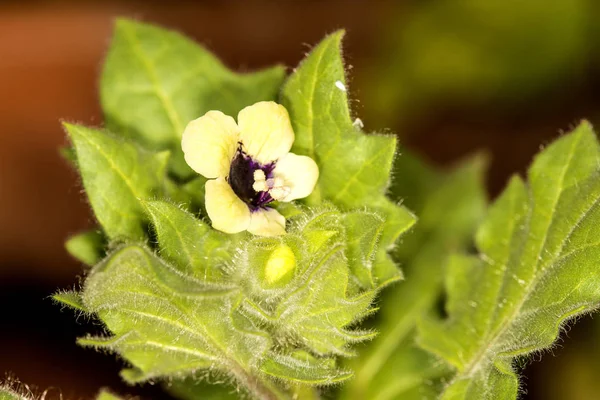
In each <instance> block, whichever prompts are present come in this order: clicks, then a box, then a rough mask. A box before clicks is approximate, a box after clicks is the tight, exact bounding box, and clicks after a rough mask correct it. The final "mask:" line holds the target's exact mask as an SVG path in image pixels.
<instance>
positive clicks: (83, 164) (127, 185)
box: [65, 124, 169, 240]
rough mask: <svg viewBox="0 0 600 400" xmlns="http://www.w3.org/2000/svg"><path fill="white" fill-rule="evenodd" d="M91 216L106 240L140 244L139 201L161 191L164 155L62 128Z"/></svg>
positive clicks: (101, 134) (87, 130) (101, 135)
mask: <svg viewBox="0 0 600 400" xmlns="http://www.w3.org/2000/svg"><path fill="white" fill-rule="evenodd" d="M65 128H66V129H67V132H68V133H69V136H70V138H71V140H72V142H73V145H74V146H75V150H76V152H77V162H78V165H79V172H80V173H81V177H82V178H83V186H84V188H85V190H86V192H87V195H88V198H89V200H90V204H91V205H92V208H93V210H94V214H95V215H96V218H97V219H98V222H100V225H101V226H102V229H103V230H104V232H105V233H106V235H107V236H108V237H109V238H110V239H130V240H143V239H144V238H145V230H144V225H145V220H146V217H145V215H144V210H143V208H142V205H141V203H140V200H141V199H148V198H151V197H153V196H155V195H157V194H160V193H161V192H162V190H163V186H162V185H163V180H164V174H165V167H166V162H167V158H168V155H169V154H168V153H166V152H162V153H149V152H146V151H144V150H142V149H140V148H138V147H137V146H135V145H134V144H133V143H129V142H126V141H124V140H121V139H117V138H115V137H113V136H110V135H108V134H107V133H105V132H101V131H98V130H95V129H91V128H86V127H83V126H78V125H71V124H65Z"/></svg>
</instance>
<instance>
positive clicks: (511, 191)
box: [420, 122, 600, 400]
mask: <svg viewBox="0 0 600 400" xmlns="http://www.w3.org/2000/svg"><path fill="white" fill-rule="evenodd" d="M599 161H600V151H599V146H598V141H597V139H596V137H595V135H594V133H593V131H592V128H591V126H590V125H589V124H588V123H587V122H583V123H582V124H581V125H580V126H579V127H578V128H577V129H575V130H574V131H573V132H572V133H571V134H569V135H566V136H564V137H562V138H560V139H558V140H557V141H556V142H554V143H553V144H552V145H550V146H549V147H548V148H546V149H545V150H544V151H542V152H541V153H540V154H539V155H538V156H537V157H536V158H535V161H534V162H533V164H532V166H531V167H530V168H529V171H528V177H529V184H528V185H527V184H525V183H524V182H523V181H522V180H521V179H520V178H518V177H514V178H512V179H511V181H510V183H509V184H508V186H507V188H506V190H505V191H504V192H503V194H502V195H501V196H500V197H499V199H498V200H497V201H496V202H495V203H494V205H493V206H492V207H491V209H490V210H489V213H488V216H487V218H486V220H485V221H484V223H483V224H482V225H481V226H480V228H479V230H478V232H477V235H476V242H477V248H478V249H479V251H480V256H479V257H470V256H462V255H457V256H455V257H453V259H452V260H451V262H450V263H449V266H448V271H447V275H446V290H447V293H448V300H447V303H446V310H447V312H448V314H449V318H448V319H447V320H444V321H438V320H433V319H427V320H424V321H423V323H422V324H421V325H420V344H421V345H422V346H423V347H425V348H426V349H428V350H430V351H432V352H433V353H435V354H437V355H439V356H440V357H442V358H443V359H444V360H446V361H447V362H448V363H449V364H451V365H452V366H453V367H454V368H455V369H456V375H455V377H454V379H453V380H452V381H451V383H450V384H449V386H448V387H447V388H446V389H445V391H444V393H443V395H442V398H444V399H473V398H477V399H507V400H508V399H515V398H516V397H517V394H518V391H519V382H518V379H517V376H516V372H515V371H514V368H513V362H514V359H515V357H517V356H520V355H525V354H529V353H532V352H535V351H539V350H541V349H544V348H547V347H549V346H551V345H552V343H553V342H554V341H555V340H556V338H557V336H558V333H559V330H560V327H561V325H562V324H563V323H564V322H565V321H566V320H568V319H570V318H572V317H574V316H576V315H579V314H581V313H584V312H589V311H590V310H592V309H594V308H596V307H597V306H598V303H599V302H600V274H599V273H598V265H597V264H598V261H597V260H598V259H599V257H600V245H599V242H600V240H599V236H600V230H599V229H600V208H598V207H597V204H598V202H599V200H600V179H599V177H600V168H599Z"/></svg>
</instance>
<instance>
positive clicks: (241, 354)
mask: <svg viewBox="0 0 600 400" xmlns="http://www.w3.org/2000/svg"><path fill="white" fill-rule="evenodd" d="M238 297H239V293H238V291H236V290H235V289H234V288H228V287H225V286H215V285H211V286H209V285H207V284H206V283H205V282H204V281H202V280H197V279H196V278H193V277H192V276H190V275H184V274H182V273H181V272H180V271H178V270H176V269H174V268H173V267H171V266H170V265H168V264H165V263H164V262H162V261H161V260H160V259H158V258H157V257H156V256H155V255H153V254H152V253H150V252H149V251H148V250H146V249H144V248H142V247H138V246H127V247H125V248H122V249H120V250H118V251H116V252H115V253H113V254H112V255H110V256H109V258H108V259H107V260H106V261H104V262H103V263H101V264H100V265H98V266H97V267H96V268H94V270H93V271H92V274H91V275H90V277H89V278H88V279H87V280H86V283H85V287H84V291H83V300H84V303H85V305H86V308H88V309H89V310H90V311H92V312H95V313H97V314H98V315H99V316H100V318H101V319H102V321H104V323H105V324H106V325H107V327H108V329H109V330H110V331H111V332H112V334H113V336H112V337H110V338H93V337H88V338H83V339H80V344H83V345H87V346H94V347H100V348H107V349H110V350H113V351H117V352H119V353H120V354H121V355H122V356H123V357H125V358H126V359H127V360H128V361H129V362H131V363H132V364H133V365H134V368H133V369H129V370H125V371H123V373H122V374H123V377H124V379H125V380H127V381H129V382H141V381H145V380H148V379H152V378H155V377H165V376H179V375H181V376H185V375H189V374H190V372H191V371H195V370H198V369H203V368H211V369H216V370H221V371H223V372H224V373H231V372H232V371H234V372H235V373H238V374H240V376H243V375H245V374H247V372H246V371H245V369H247V368H249V367H250V366H252V365H254V364H256V363H257V361H258V357H260V355H261V354H262V353H263V352H265V351H266V350H267V348H268V346H269V339H268V337H265V335H264V334H261V333H259V332H251V331H246V330H245V329H244V327H236V326H234V324H233V322H232V320H231V319H230V318H229V314H230V312H231V310H232V309H233V307H235V304H236V303H237V301H238Z"/></svg>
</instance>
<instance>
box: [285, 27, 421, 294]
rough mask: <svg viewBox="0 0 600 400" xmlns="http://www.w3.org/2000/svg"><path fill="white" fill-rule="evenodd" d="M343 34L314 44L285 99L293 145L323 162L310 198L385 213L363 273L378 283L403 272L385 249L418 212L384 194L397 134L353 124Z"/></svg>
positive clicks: (371, 285) (370, 281) (289, 84)
mask: <svg viewBox="0 0 600 400" xmlns="http://www.w3.org/2000/svg"><path fill="white" fill-rule="evenodd" d="M342 36H343V32H337V33H334V34H333V35H330V36H328V37H326V38H325V39H324V40H323V41H322V42H321V43H320V44H319V45H318V46H316V47H315V49H314V50H313V51H312V52H311V53H310V55H309V56H308V57H307V58H306V59H305V60H304V61H303V62H302V63H301V64H300V66H299V67H298V68H297V69H296V71H295V72H294V73H293V74H292V75H291V76H290V77H289V79H288V80H287V82H286V83H285V86H284V88H283V92H282V95H281V103H282V104H283V105H284V106H285V107H286V108H287V109H288V111H289V113H290V116H291V120H292V125H293V127H294V131H295V133H296V141H295V142H294V147H293V149H292V151H294V152H295V153H298V154H303V155H307V156H310V157H311V158H313V159H314V160H315V161H316V162H317V164H318V165H319V169H320V178H319V181H318V183H317V187H316V188H315V191H314V192H313V194H312V195H311V196H310V197H309V198H308V199H307V202H308V203H309V204H319V203H321V202H322V201H330V202H332V203H334V204H335V205H337V206H338V207H342V208H343V209H353V208H362V207H364V206H365V205H367V204H368V205H369V207H371V208H373V209H374V210H375V211H377V212H378V213H380V214H381V216H382V217H383V218H384V219H385V221H386V224H385V227H384V229H383V237H382V239H381V242H382V245H381V246H380V248H379V252H378V254H377V257H376V262H375V263H374V264H373V267H372V270H371V271H370V275H371V276H370V277H367V278H363V277H361V283H362V285H363V286H364V287H366V288H374V287H381V286H384V285H386V284H388V283H390V282H393V281H396V280H398V279H400V278H401V274H400V271H399V270H398V268H397V267H396V266H395V264H394V263H393V262H392V261H391V260H390V259H389V257H388V256H387V254H386V251H387V250H388V249H389V248H390V247H391V246H393V245H394V243H395V242H396V240H397V239H398V237H399V235H400V234H401V233H403V232H405V231H406V230H407V229H409V228H410V227H411V226H412V224H413V223H414V221H415V218H414V216H413V215H412V214H411V213H410V212H409V211H408V210H407V209H405V208H404V207H401V206H398V205H397V204H395V203H394V202H393V201H391V200H390V199H388V198H387V197H386V195H385V193H386V189H387V187H388V184H389V181H390V170H391V167H392V162H393V160H394V156H395V152H396V138H395V137H394V136H384V135H375V134H372V135H365V134H364V133H362V132H361V131H360V129H359V128H358V127H356V126H355V125H354V124H353V121H352V118H351V116H350V111H349V108H348V97H347V94H346V86H345V85H346V83H345V82H346V78H345V70H344V63H343V60H342V56H341V49H340V46H341V40H342Z"/></svg>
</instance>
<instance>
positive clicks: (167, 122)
mask: <svg viewBox="0 0 600 400" xmlns="http://www.w3.org/2000/svg"><path fill="white" fill-rule="evenodd" d="M284 75H285V70H284V69H283V68H282V67H279V66H277V67H274V68H270V69H266V70H263V71H259V72H256V73H251V74H237V73H234V72H232V71H231V70H229V69H228V68H226V67H225V66H224V65H223V64H222V63H221V62H220V61H219V60H218V59H217V58H216V57H215V56H213V55H212V54H211V53H209V52H208V51H207V50H206V49H204V48H203V47H201V46H200V45H198V44H197V43H194V42H193V41H192V40H190V39H188V38H186V37H185V36H183V35H181V34H179V33H176V32H173V31H170V30H167V29H162V28H159V27H156V26H153V25H149V24H144V23H140V22H137V21H133V20H127V19H118V20H117V23H116V27H115V33H114V37H113V40H112V44H111V47H110V50H109V52H108V55H107V58H106V62H105V64H104V71H103V73H102V80H101V83H100V95H101V102H102V108H103V110H104V114H105V119H106V121H107V124H108V126H109V128H110V129H111V130H114V131H115V132H120V133H121V134H124V135H126V136H128V137H131V138H135V139H136V140H139V141H140V142H141V143H143V144H144V145H147V146H149V147H150V148H153V149H158V150H164V149H168V150H171V151H172V152H173V156H174V161H176V162H178V163H179V165H176V166H175V167H174V168H175V169H176V172H179V175H181V176H186V175H187V176H190V171H191V170H190V169H189V168H187V166H186V165H185V163H184V162H183V154H182V152H181V150H180V143H179V142H180V140H181V135H182V134H183V130H184V128H185V126H186V125H187V123H188V122H189V121H191V120H193V119H196V118H198V117H200V116H202V115H203V114H204V113H206V112H207V111H209V110H220V111H222V112H224V113H225V114H228V115H233V116H235V115H236V114H237V113H238V111H240V110H241V109H242V108H244V107H245V106H248V105H251V104H254V103H256V102H258V101H261V100H274V99H275V97H276V96H277V93H278V91H279V87H280V86H281V83H282V81H283V78H284Z"/></svg>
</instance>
